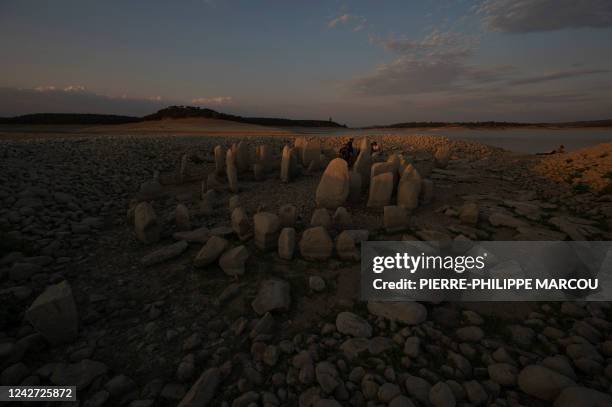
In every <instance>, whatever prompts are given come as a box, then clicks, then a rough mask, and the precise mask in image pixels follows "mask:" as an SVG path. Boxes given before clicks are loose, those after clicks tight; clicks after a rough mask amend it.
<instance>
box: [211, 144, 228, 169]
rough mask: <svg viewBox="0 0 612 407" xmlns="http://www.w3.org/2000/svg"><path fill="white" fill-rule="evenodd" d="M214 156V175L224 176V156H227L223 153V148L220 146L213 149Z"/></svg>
mask: <svg viewBox="0 0 612 407" xmlns="http://www.w3.org/2000/svg"><path fill="white" fill-rule="evenodd" d="M214 154H215V173H216V174H217V175H223V174H225V155H226V154H227V153H226V151H225V148H223V147H222V146H216V147H215V149H214ZM213 175H214V174H213Z"/></svg>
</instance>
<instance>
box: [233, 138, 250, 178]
mask: <svg viewBox="0 0 612 407" xmlns="http://www.w3.org/2000/svg"><path fill="white" fill-rule="evenodd" d="M235 158H236V168H237V169H238V172H239V173H243V172H247V171H248V170H249V167H250V165H251V164H250V163H251V152H250V151H249V146H248V145H247V144H246V143H245V142H244V141H241V142H239V143H238V144H236V157H235Z"/></svg>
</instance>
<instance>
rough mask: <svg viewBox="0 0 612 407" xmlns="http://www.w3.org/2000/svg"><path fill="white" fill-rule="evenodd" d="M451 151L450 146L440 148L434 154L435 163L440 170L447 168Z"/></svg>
mask: <svg viewBox="0 0 612 407" xmlns="http://www.w3.org/2000/svg"><path fill="white" fill-rule="evenodd" d="M450 156H451V151H450V147H449V146H446V145H445V146H442V147H438V149H437V150H436V152H435V154H434V163H435V165H436V167H438V168H446V166H447V165H448V161H449V160H450Z"/></svg>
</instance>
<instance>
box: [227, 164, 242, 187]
mask: <svg viewBox="0 0 612 407" xmlns="http://www.w3.org/2000/svg"><path fill="white" fill-rule="evenodd" d="M227 184H228V188H229V190H230V191H231V192H233V193H237V192H238V190H239V189H238V170H237V169H236V167H235V166H234V165H233V164H228V165H227Z"/></svg>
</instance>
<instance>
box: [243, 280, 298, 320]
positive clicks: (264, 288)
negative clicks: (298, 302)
mask: <svg viewBox="0 0 612 407" xmlns="http://www.w3.org/2000/svg"><path fill="white" fill-rule="evenodd" d="M290 305H291V296H290V286H289V283H288V282H286V281H284V280H277V279H273V280H266V281H264V282H262V283H261V286H260V287H259V291H258V292H257V296H256V297H255V299H254V300H253V302H252V303H251V306H252V307H253V310H255V312H256V313H257V314H258V315H264V314H265V313H266V312H271V311H278V310H280V311H287V310H288V309H289V306H290Z"/></svg>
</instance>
